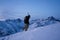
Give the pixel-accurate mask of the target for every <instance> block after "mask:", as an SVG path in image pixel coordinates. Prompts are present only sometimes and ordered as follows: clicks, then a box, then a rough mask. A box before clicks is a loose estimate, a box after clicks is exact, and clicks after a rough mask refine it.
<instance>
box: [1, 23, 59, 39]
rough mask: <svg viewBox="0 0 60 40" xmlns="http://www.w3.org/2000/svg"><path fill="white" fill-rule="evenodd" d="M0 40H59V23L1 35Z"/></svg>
mask: <svg viewBox="0 0 60 40" xmlns="http://www.w3.org/2000/svg"><path fill="white" fill-rule="evenodd" d="M0 40H60V23H56V24H52V25H48V26H45V27H38V28H35V29H34V30H29V31H26V32H25V31H24V32H19V33H16V34H13V35H10V36H6V37H1V38H0Z"/></svg>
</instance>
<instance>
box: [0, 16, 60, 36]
mask: <svg viewBox="0 0 60 40" xmlns="http://www.w3.org/2000/svg"><path fill="white" fill-rule="evenodd" d="M57 22H60V20H59V19H56V18H55V17H53V16H51V17H48V18H46V19H35V20H31V21H30V26H29V27H31V29H33V28H37V27H43V26H47V25H51V24H54V23H57ZM23 27H24V22H23V20H21V19H20V18H18V19H7V20H5V21H0V37H2V36H6V35H10V34H14V33H17V32H21V31H23Z"/></svg>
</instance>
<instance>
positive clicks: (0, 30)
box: [0, 18, 24, 37]
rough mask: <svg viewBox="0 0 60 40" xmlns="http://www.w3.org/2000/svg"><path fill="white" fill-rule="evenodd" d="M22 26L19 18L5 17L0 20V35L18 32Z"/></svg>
mask: <svg viewBox="0 0 60 40" xmlns="http://www.w3.org/2000/svg"><path fill="white" fill-rule="evenodd" d="M23 26H24V23H23V21H22V20H21V19H19V18H18V19H7V20H5V21H0V37H1V36H6V35H10V34H14V33H17V32H20V31H21V30H22V28H23Z"/></svg>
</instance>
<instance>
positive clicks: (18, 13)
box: [0, 0, 60, 19]
mask: <svg viewBox="0 0 60 40" xmlns="http://www.w3.org/2000/svg"><path fill="white" fill-rule="evenodd" d="M27 12H29V13H30V15H31V18H32V19H33V18H44V17H48V16H55V17H58V18H60V0H0V19H9V18H21V19H23V18H24V16H26V15H27Z"/></svg>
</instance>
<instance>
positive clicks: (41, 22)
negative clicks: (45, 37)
mask: <svg viewBox="0 0 60 40" xmlns="http://www.w3.org/2000/svg"><path fill="white" fill-rule="evenodd" d="M57 22H60V20H59V19H56V18H55V17H53V16H50V17H48V18H46V19H35V20H32V21H31V22H30V28H32V27H35V28H36V27H44V26H47V25H51V24H54V23H57Z"/></svg>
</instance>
